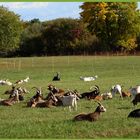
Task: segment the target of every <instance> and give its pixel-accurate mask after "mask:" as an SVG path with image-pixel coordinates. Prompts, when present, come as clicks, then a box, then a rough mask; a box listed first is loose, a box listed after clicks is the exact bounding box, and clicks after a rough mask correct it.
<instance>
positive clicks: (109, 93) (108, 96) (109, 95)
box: [101, 92, 112, 100]
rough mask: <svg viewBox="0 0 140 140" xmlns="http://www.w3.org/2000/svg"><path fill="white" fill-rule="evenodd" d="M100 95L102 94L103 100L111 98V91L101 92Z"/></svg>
mask: <svg viewBox="0 0 140 140" xmlns="http://www.w3.org/2000/svg"><path fill="white" fill-rule="evenodd" d="M101 96H102V98H103V100H107V99H112V94H111V92H107V93H103V94H101Z"/></svg>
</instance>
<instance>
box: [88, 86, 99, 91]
mask: <svg viewBox="0 0 140 140" xmlns="http://www.w3.org/2000/svg"><path fill="white" fill-rule="evenodd" d="M92 88H95V89H99V87H98V86H97V85H94V86H92V87H90V90H92Z"/></svg>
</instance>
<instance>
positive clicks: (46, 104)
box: [27, 94, 58, 108]
mask: <svg viewBox="0 0 140 140" xmlns="http://www.w3.org/2000/svg"><path fill="white" fill-rule="evenodd" d="M57 101H58V100H57V98H56V97H55V96H54V95H53V94H52V95H51V96H50V97H49V98H48V100H46V101H45V100H41V101H36V100H35V99H32V100H30V102H28V103H27V106H28V107H48V108H50V107H52V106H55V105H56V102H57Z"/></svg>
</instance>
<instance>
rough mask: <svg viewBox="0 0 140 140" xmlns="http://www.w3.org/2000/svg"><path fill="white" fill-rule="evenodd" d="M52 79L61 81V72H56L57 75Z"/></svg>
mask: <svg viewBox="0 0 140 140" xmlns="http://www.w3.org/2000/svg"><path fill="white" fill-rule="evenodd" d="M52 81H60V74H59V72H57V73H56V76H54V77H53V80H52Z"/></svg>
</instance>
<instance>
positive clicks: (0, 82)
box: [0, 79, 13, 86]
mask: <svg viewBox="0 0 140 140" xmlns="http://www.w3.org/2000/svg"><path fill="white" fill-rule="evenodd" d="M0 85H8V86H11V85H13V84H12V83H11V82H10V81H9V80H8V79H6V80H0Z"/></svg>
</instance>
